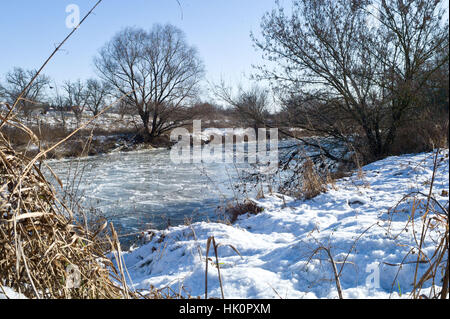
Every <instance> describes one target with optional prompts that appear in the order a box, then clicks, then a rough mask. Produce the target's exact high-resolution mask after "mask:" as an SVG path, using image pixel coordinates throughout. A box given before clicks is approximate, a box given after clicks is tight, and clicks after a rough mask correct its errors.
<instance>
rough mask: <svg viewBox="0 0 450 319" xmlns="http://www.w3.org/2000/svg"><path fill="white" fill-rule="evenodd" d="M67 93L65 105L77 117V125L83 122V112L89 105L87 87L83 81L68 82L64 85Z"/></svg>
mask: <svg viewBox="0 0 450 319" xmlns="http://www.w3.org/2000/svg"><path fill="white" fill-rule="evenodd" d="M63 90H64V92H65V105H66V107H68V108H70V109H71V110H72V112H73V113H74V115H75V118H76V120H77V123H78V124H79V123H80V122H81V120H82V116H83V112H84V110H85V109H86V107H87V105H88V103H89V95H88V92H87V90H86V85H85V84H84V83H83V82H82V81H81V80H77V81H75V82H72V81H66V82H65V83H64V85H63Z"/></svg>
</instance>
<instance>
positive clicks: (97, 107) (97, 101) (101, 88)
mask: <svg viewBox="0 0 450 319" xmlns="http://www.w3.org/2000/svg"><path fill="white" fill-rule="evenodd" d="M111 91H112V87H111V85H110V84H109V83H106V82H101V81H99V80H96V79H89V80H87V82H86V95H87V108H88V110H89V111H91V112H92V114H93V115H94V116H96V115H97V114H98V113H99V112H100V111H101V110H102V109H103V108H104V107H105V106H106V104H107V100H108V97H109V96H110V95H111Z"/></svg>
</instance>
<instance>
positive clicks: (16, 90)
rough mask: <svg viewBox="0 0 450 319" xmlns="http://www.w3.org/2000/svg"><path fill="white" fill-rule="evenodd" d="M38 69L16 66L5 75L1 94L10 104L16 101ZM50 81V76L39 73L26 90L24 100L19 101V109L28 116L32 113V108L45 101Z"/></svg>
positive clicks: (0, 87)
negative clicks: (25, 68)
mask: <svg viewBox="0 0 450 319" xmlns="http://www.w3.org/2000/svg"><path fill="white" fill-rule="evenodd" d="M36 72H37V71H35V70H24V69H22V68H18V67H16V68H14V69H13V70H12V71H11V72H8V73H7V74H6V76H5V85H4V86H3V85H1V84H0V95H2V96H3V98H5V99H6V102H8V103H9V104H13V103H15V101H16V100H17V98H18V97H19V95H20V93H21V92H22V91H23V90H24V89H25V88H26V87H27V84H28V83H29V82H30V80H31V79H32V78H33V76H34V75H35V74H36ZM49 83H50V79H49V77H47V76H45V75H39V76H38V77H37V78H36V79H35V81H34V82H33V83H32V85H30V87H29V88H28V89H27V90H26V92H24V94H23V96H22V100H21V101H19V104H18V109H19V110H21V111H22V112H24V114H25V115H26V116H28V115H29V114H31V112H32V110H33V109H34V108H36V106H38V105H39V104H41V103H43V102H44V99H45V96H46V89H47V86H48V85H49Z"/></svg>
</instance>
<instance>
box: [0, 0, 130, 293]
mask: <svg viewBox="0 0 450 319" xmlns="http://www.w3.org/2000/svg"><path fill="white" fill-rule="evenodd" d="M100 2H101V0H100V1H98V2H97V3H96V5H95V6H94V7H93V8H92V9H91V11H89V12H88V14H87V15H86V16H85V17H84V18H83V20H82V21H81V22H80V25H81V24H82V23H83V21H84V20H85V19H86V18H87V17H88V16H89V15H90V14H91V13H92V11H93V10H94V9H95V8H96V6H97V5H98V4H99V3H100ZM78 27H79V26H78ZM78 27H77V28H78ZM77 28H75V29H74V30H73V31H72V32H71V33H70V34H69V35H68V36H67V37H66V39H65V40H64V41H63V42H62V43H61V44H60V45H59V46H58V47H57V48H56V49H55V51H54V52H53V54H52V55H51V56H50V57H49V58H48V59H47V61H46V62H45V63H44V64H43V66H42V67H41V68H40V70H39V71H37V72H36V74H35V75H34V77H33V78H32V79H31V80H30V83H29V84H28V85H27V87H26V88H25V89H24V91H23V92H22V93H21V94H20V95H19V96H18V97H17V100H16V102H15V103H14V105H13V106H11V107H8V111H7V112H6V113H2V114H0V287H2V286H3V285H4V286H7V287H11V288H12V289H14V290H15V291H17V292H18V293H21V294H23V295H25V296H26V297H28V298H37V299H42V298H108V299H117V298H133V297H136V295H135V293H133V292H131V291H130V290H129V289H128V287H127V283H126V280H125V276H124V272H125V271H126V269H124V268H123V265H122V264H120V263H119V264H118V266H119V267H118V268H116V266H115V265H114V264H113V262H112V261H111V260H110V259H109V258H108V257H107V255H106V251H105V240H107V243H108V244H109V247H110V248H111V249H112V251H113V252H114V254H115V255H116V256H118V257H119V260H120V244H118V240H117V236H115V231H114V228H113V227H112V226H111V232H112V235H113V236H112V237H110V236H108V235H107V233H106V230H107V226H108V224H107V223H105V222H102V223H98V224H97V225H93V226H91V228H89V227H88V226H87V224H86V223H83V218H82V216H79V215H76V214H74V212H73V211H72V210H71V209H70V208H69V207H68V206H67V205H66V203H65V202H62V201H60V200H59V199H58V196H57V194H56V192H55V189H54V188H53V187H52V186H51V185H50V184H49V183H48V182H47V180H46V179H45V177H44V176H43V174H42V171H41V167H42V165H45V164H44V163H43V162H42V159H43V158H45V155H46V154H47V153H48V152H49V151H51V150H52V149H54V148H56V147H57V146H58V145H61V144H63V143H64V142H65V141H67V140H68V139H69V138H70V137H72V136H73V135H75V134H76V133H77V131H79V130H77V131H74V132H72V133H70V134H68V135H67V136H65V137H64V138H63V139H61V140H60V141H59V142H58V143H56V144H55V145H54V146H52V147H50V148H49V149H46V150H44V151H42V150H41V149H40V146H41V145H40V141H39V138H38V136H36V134H34V133H33V131H32V130H30V129H29V128H27V127H26V126H25V125H24V124H23V123H21V122H20V121H19V120H18V119H17V116H16V115H17V109H16V107H17V106H18V105H19V104H20V101H21V100H22V99H23V97H22V96H23V95H24V92H25V91H26V90H27V88H28V87H29V86H30V85H31V84H32V83H33V81H34V79H36V77H38V75H39V73H40V71H42V69H43V68H44V67H45V66H46V65H47V64H48V62H49V61H50V60H51V58H52V57H53V56H54V54H55V53H56V52H57V51H58V50H59V49H60V47H61V46H62V45H63V44H64V43H65V42H66V40H67V39H68V38H69V37H70V36H71V35H72V34H73V33H74V32H75V31H76V29H77ZM7 126H11V127H14V128H16V129H18V130H20V131H21V133H22V134H24V135H26V136H27V137H28V144H29V145H32V144H34V145H35V146H37V147H38V148H39V153H38V154H37V155H36V156H35V157H33V158H29V157H27V156H26V155H24V154H23V153H21V152H17V151H16V150H15V149H14V147H13V146H12V145H11V144H10V143H9V140H8V139H7V137H6V136H5V135H4V134H5V131H4V130H5V128H6V127H7ZM6 134H7V133H6ZM50 171H51V169H50ZM55 179H56V180H57V181H58V182H59V183H60V185H61V187H62V183H61V181H60V180H59V179H58V178H57V176H55Z"/></svg>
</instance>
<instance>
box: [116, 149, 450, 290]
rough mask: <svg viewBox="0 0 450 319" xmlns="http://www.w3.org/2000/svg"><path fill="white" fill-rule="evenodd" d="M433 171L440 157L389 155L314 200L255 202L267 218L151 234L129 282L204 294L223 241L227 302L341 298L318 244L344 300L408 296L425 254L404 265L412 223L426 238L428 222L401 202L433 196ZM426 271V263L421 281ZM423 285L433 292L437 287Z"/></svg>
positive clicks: (441, 188)
mask: <svg viewBox="0 0 450 319" xmlns="http://www.w3.org/2000/svg"><path fill="white" fill-rule="evenodd" d="M448 164H449V159H448V150H445V151H442V152H441V154H440V156H439V165H438V170H437V174H436V178H435V182H434V187H433V194H434V196H435V197H436V199H438V200H439V201H440V203H441V204H442V205H443V206H447V207H448V200H449V198H448V190H449V177H448V173H449V165H448ZM432 171H433V153H424V154H415V155H404V156H399V157H389V158H386V159H384V160H381V161H378V162H375V163H372V164H370V165H367V166H365V167H363V168H362V174H361V172H359V174H358V173H357V172H355V174H354V175H352V176H351V177H348V178H344V179H341V180H339V181H337V182H336V183H335V185H330V186H329V189H328V191H327V192H326V193H324V194H321V195H319V196H317V197H316V198H314V199H311V200H306V201H298V200H294V199H292V198H288V197H286V196H283V195H280V194H272V195H270V196H267V195H266V197H265V198H264V199H260V200H254V201H255V202H257V203H258V205H259V206H261V207H263V208H264V211H263V212H262V213H260V214H259V215H256V216H241V217H240V219H239V220H238V221H237V222H236V223H235V224H234V225H232V226H229V225H225V224H221V223H206V222H199V223H195V224H192V225H190V226H178V227H171V228H169V229H168V230H164V231H152V232H149V238H148V240H149V242H148V243H147V244H146V245H144V246H141V247H139V248H137V249H135V250H133V251H131V252H128V253H126V254H125V255H124V259H125V262H126V265H127V267H128V272H129V275H130V283H131V284H132V285H133V286H134V287H135V288H137V289H142V290H146V289H149V287H150V286H151V285H152V286H154V287H157V288H164V287H171V288H172V289H173V290H174V291H176V292H181V293H183V294H189V295H191V296H204V293H205V253H206V243H207V239H208V238H209V237H210V236H214V238H215V240H216V242H217V243H218V244H220V245H221V246H220V247H219V248H218V255H219V266H220V271H221V277H222V282H223V291H224V296H225V298H337V297H338V293H337V289H336V284H335V280H334V275H333V271H332V267H331V263H330V262H329V257H328V255H327V254H326V251H325V250H323V249H322V250H319V251H317V249H318V248H319V247H325V248H327V249H329V251H330V253H331V255H332V257H333V259H334V261H335V263H336V268H337V271H338V272H340V282H341V285H342V291H343V297H344V298H399V297H402V298H408V297H409V292H410V291H411V289H412V282H413V276H414V269H415V263H412V262H414V261H416V258H417V255H412V254H410V255H409V256H408V257H407V258H406V259H405V260H403V259H404V257H405V256H407V254H408V252H409V251H410V250H411V248H413V247H414V246H415V243H414V239H413V238H414V235H413V233H414V231H413V229H412V225H413V224H414V225H415V228H414V230H415V232H416V236H420V230H421V220H422V219H421V214H419V213H418V212H416V214H415V215H414V223H412V222H411V207H412V200H409V201H404V202H402V203H401V204H400V205H398V206H397V203H398V202H400V201H401V200H402V198H403V197H404V196H405V195H407V194H408V193H410V192H413V191H422V192H424V193H425V194H428V190H429V182H430V180H431V177H432ZM442 195H443V196H442ZM422 199H423V201H425V200H426V198H422ZM408 221H409V223H408ZM405 226H406V227H405ZM439 231H442V229H439V228H436V229H435V230H434V231H432V232H430V233H429V234H428V235H429V236H427V240H426V241H425V244H424V246H423V251H424V252H425V253H426V254H427V255H429V256H431V255H432V253H433V249H434V247H435V244H434V242H433V240H435V239H436V238H437V237H438V235H439ZM417 233H419V234H417ZM227 245H232V246H233V247H234V248H236V249H237V250H238V251H239V253H240V255H241V256H239V255H238V254H237V253H236V252H235V251H234V250H233V249H232V248H231V247H230V246H227ZM314 253H315V254H314ZM209 257H210V259H211V260H210V261H209V271H208V297H221V290H220V284H219V280H218V274H217V268H216V267H215V256H214V252H213V249H212V248H211V249H210V254H209ZM344 261H345V262H344ZM402 261H403V266H402V267H400V266H399V264H400V263H402ZM342 266H344V267H343V268H342ZM426 267H427V265H426V264H419V275H421V274H422V273H423V271H424V270H425V269H426ZM341 269H342V270H341ZM437 278H438V281H437V283H436V285H438V284H439V282H440V278H441V277H440V276H439V275H438V276H437ZM424 288H426V289H424V290H423V291H422V292H423V293H426V291H427V290H428V291H429V289H430V285H429V284H428V286H425V287H424Z"/></svg>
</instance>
